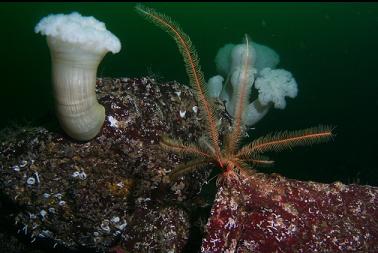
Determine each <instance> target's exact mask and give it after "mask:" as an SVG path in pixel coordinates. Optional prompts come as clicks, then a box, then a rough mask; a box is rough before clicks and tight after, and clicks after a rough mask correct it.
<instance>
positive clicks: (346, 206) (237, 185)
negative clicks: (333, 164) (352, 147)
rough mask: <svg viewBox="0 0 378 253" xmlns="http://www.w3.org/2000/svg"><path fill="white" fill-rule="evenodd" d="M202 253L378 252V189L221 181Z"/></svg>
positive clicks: (255, 178)
mask: <svg viewBox="0 0 378 253" xmlns="http://www.w3.org/2000/svg"><path fill="white" fill-rule="evenodd" d="M206 230H207V232H206V236H205V238H204V239H203V242H202V252H256V253H270V252H378V188H377V187H371V186H361V185H344V184H342V183H338V182H337V183H333V184H322V183H315V182H302V181H298V180H291V179H287V178H284V177H282V176H278V175H264V174H261V173H251V175H248V176H247V177H244V176H240V177H236V176H232V173H230V175H224V176H223V178H222V180H221V184H220V185H219V188H218V193H217V196H216V199H215V202H214V205H213V208H212V211H211V218H210V219H209V221H208V224H207V227H206Z"/></svg>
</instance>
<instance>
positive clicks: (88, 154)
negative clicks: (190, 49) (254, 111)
mask: <svg viewBox="0 0 378 253" xmlns="http://www.w3.org/2000/svg"><path fill="white" fill-rule="evenodd" d="M97 89H98V90H97V94H98V99H99V102H100V103H101V104H102V105H104V107H105V108H106V120H105V123H104V126H103V129H102V131H101V133H100V134H99V135H98V136H97V137H96V138H94V139H93V140H91V141H89V142H85V143H82V142H77V141H74V140H72V139H70V138H69V137H67V136H66V135H65V134H63V133H62V132H61V131H60V130H59V129H58V130H57V131H50V130H47V129H45V128H43V127H39V128H20V129H17V130H16V131H15V132H12V134H10V135H6V136H5V138H3V139H2V140H1V144H0V168H1V169H0V178H1V180H0V191H1V192H2V193H3V195H4V196H3V198H2V201H10V202H11V203H13V204H14V206H15V209H14V210H13V213H12V214H11V215H10V216H8V217H7V218H8V219H9V220H8V224H9V225H11V224H16V227H17V229H18V233H19V234H20V235H23V236H24V237H26V238H29V240H30V241H31V242H33V243H38V242H40V241H47V243H49V244H50V247H63V248H68V249H73V250H76V249H80V248H83V247H84V248H87V249H88V248H91V249H94V250H95V251H103V252H105V251H108V249H109V248H110V247H112V246H114V245H115V244H118V243H119V241H121V242H122V244H123V245H124V246H125V247H126V250H128V251H131V252H151V250H153V251H161V252H168V251H169V249H174V250H175V252H179V251H180V249H182V248H183V247H184V245H185V243H186V241H187V238H188V233H189V225H188V224H189V223H188V222H189V221H188V214H186V213H185V212H184V211H183V210H182V209H180V208H178V207H177V203H180V204H183V205H185V202H187V203H190V199H191V198H192V197H193V196H195V194H196V193H198V192H199V191H200V189H201V187H202V185H203V183H204V182H205V181H206V179H207V177H208V174H209V170H202V171H198V172H195V173H193V174H192V175H187V176H185V177H183V178H182V179H180V180H179V181H178V184H180V190H179V191H177V190H176V191H175V190H172V189H171V187H170V185H169V184H167V183H166V180H165V179H166V175H167V173H169V172H170V171H171V170H172V169H173V168H174V167H175V166H176V165H177V164H179V163H180V162H183V161H184V160H183V159H187V158H183V157H178V156H177V155H173V154H169V153H167V152H165V151H164V150H162V149H161V148H160V146H159V141H160V138H161V135H163V134H164V135H168V136H170V137H172V138H176V139H180V140H182V141H184V142H194V141H195V140H197V139H198V138H200V137H201V136H202V134H203V133H204V128H205V126H204V118H203V116H202V114H201V111H200V110H193V108H197V102H196V99H195V97H194V95H193V92H192V91H191V89H190V88H188V87H186V86H184V85H180V84H178V83H176V82H170V83H157V82H156V81H155V80H153V79H150V78H136V79H130V78H113V79H112V78H103V79H98V84H97ZM216 107H217V108H218V110H217V111H218V114H219V117H220V118H223V121H222V124H221V126H220V127H221V128H223V129H226V128H228V127H229V125H230V119H229V118H228V117H227V115H226V113H225V111H224V107H223V105H222V104H221V103H216ZM182 111H186V113H185V115H184V117H183V116H182ZM147 199H148V200H149V202H150V203H151V204H153V206H154V208H152V209H151V210H150V209H148V210H146V209H145V200H147ZM141 200H144V201H141ZM142 211H143V212H146V213H145V216H144V215H143V217H140V215H141V213H142ZM140 219H142V220H143V222H139V220H140ZM167 226H168V227H167ZM141 231H144V232H145V233H148V237H143V236H141V234H140V233H142V232H141ZM164 236H165V237H167V236H168V237H169V238H168V237H167V238H165V239H164V240H163V241H164V243H161V240H162V238H164ZM130 240H132V242H130ZM150 245H153V247H152V246H150ZM127 247H128V248H127Z"/></svg>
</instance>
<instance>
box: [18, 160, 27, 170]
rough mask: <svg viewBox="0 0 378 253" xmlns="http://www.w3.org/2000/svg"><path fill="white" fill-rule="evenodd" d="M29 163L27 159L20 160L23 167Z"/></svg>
mask: <svg viewBox="0 0 378 253" xmlns="http://www.w3.org/2000/svg"><path fill="white" fill-rule="evenodd" d="M27 164H28V161H26V160H22V161H21V162H20V167H21V168H23V167H25V166H26V165H27Z"/></svg>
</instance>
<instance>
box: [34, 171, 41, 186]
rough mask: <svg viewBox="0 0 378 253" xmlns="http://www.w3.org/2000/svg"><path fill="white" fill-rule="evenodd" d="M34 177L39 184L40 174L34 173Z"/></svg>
mask: <svg viewBox="0 0 378 253" xmlns="http://www.w3.org/2000/svg"><path fill="white" fill-rule="evenodd" d="M34 176H35V178H36V180H37V183H38V184H39V183H40V181H39V174H38V172H34Z"/></svg>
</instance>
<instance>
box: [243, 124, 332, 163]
mask: <svg viewBox="0 0 378 253" xmlns="http://www.w3.org/2000/svg"><path fill="white" fill-rule="evenodd" d="M332 130H333V128H332V127H330V126H317V127H312V128H308V129H304V130H297V131H284V132H279V133H276V134H271V135H267V136H264V137H260V138H258V139H256V140H254V141H253V142H252V143H250V144H249V145H247V146H245V147H243V148H242V149H241V150H240V151H239V152H238V153H237V155H236V156H237V157H250V156H251V155H254V154H259V153H260V154H261V153H264V152H267V151H277V152H278V151H282V150H286V149H292V148H293V147H296V146H306V145H311V144H315V143H322V142H326V141H329V140H330V139H332V137H333V135H334V134H333V133H332Z"/></svg>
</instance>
